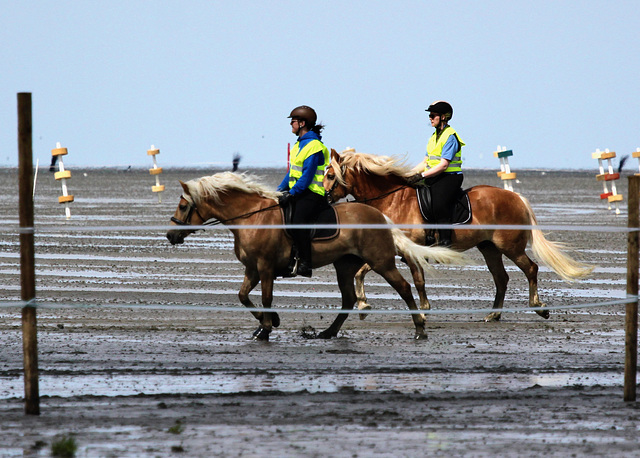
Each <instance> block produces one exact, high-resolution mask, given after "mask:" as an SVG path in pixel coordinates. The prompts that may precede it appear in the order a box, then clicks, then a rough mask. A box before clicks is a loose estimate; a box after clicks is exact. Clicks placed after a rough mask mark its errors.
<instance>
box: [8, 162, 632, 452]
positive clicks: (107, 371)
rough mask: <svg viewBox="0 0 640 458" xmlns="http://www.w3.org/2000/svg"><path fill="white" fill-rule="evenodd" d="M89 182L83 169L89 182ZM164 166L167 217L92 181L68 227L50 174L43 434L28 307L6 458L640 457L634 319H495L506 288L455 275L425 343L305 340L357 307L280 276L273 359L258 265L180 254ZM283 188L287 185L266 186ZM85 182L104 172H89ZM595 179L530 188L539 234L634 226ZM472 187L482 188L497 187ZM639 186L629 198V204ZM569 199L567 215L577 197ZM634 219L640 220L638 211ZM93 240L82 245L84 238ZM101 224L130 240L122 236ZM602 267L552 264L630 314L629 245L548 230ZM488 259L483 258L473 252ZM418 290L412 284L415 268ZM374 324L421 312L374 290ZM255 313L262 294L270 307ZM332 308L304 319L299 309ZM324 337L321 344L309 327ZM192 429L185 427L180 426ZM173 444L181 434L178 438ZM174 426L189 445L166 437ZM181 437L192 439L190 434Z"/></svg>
mask: <svg viewBox="0 0 640 458" xmlns="http://www.w3.org/2000/svg"><path fill="white" fill-rule="evenodd" d="M74 172H75V171H74ZM0 173H2V177H1V178H2V180H1V181H0V183H2V184H1V185H0V187H1V188H2V193H3V195H5V196H7V198H6V199H5V200H4V201H3V202H2V203H0V213H1V214H2V215H3V217H4V219H5V221H7V222H8V225H7V226H3V228H4V229H3V230H4V231H3V232H2V234H1V235H2V237H1V238H0V276H1V277H2V285H3V287H2V288H3V289H2V291H3V297H2V299H1V300H3V301H4V302H5V303H6V302H7V301H14V300H17V299H18V298H19V294H20V292H19V276H18V267H17V266H18V262H19V259H18V238H17V236H16V235H15V232H13V233H12V232H11V231H10V229H11V224H16V223H17V216H16V215H17V197H15V190H16V189H17V184H16V183H15V176H14V175H15V172H14V171H10V170H0ZM208 173H209V172H208V171H203V170H198V171H196V170H182V171H165V173H164V174H163V176H162V179H163V182H165V183H166V184H167V191H166V192H165V193H164V194H163V198H162V200H163V202H162V203H161V204H158V203H157V199H156V196H155V195H152V193H151V192H150V186H151V185H152V184H154V183H153V181H154V180H153V178H152V177H150V176H149V175H148V172H147V171H146V170H143V171H133V172H127V173H125V172H122V171H115V170H86V171H77V173H74V178H73V179H72V181H71V183H70V188H71V192H72V193H74V194H75V195H76V202H74V204H73V207H72V219H71V221H69V222H67V221H65V220H64V218H63V216H62V215H63V214H64V213H63V211H62V209H61V207H60V206H58V204H57V202H56V198H57V195H58V194H59V189H58V188H57V185H58V184H57V183H55V181H54V180H53V179H52V177H50V176H48V175H47V172H46V171H43V170H41V177H40V182H39V184H38V188H37V192H36V225H37V226H39V228H40V229H38V231H37V237H36V261H37V274H38V284H37V291H38V298H39V301H40V302H41V304H42V305H43V308H41V309H40V310H39V311H38V319H39V322H38V332H39V358H40V392H41V395H42V396H43V397H42V401H41V410H42V414H41V415H40V416H39V417H30V416H25V415H24V414H23V404H22V400H21V396H22V393H23V387H22V378H21V370H22V354H21V333H20V318H19V316H20V315H19V310H18V309H16V308H11V307H3V308H0V345H1V346H2V348H3V352H2V356H1V357H0V419H1V420H0V430H1V436H2V438H3V439H2V441H1V442H2V445H0V456H16V455H23V454H27V455H28V454H31V455H47V454H48V450H49V447H50V444H51V443H52V442H53V441H54V440H55V438H56V437H57V436H58V435H60V434H70V433H71V434H74V435H75V437H76V440H77V442H78V444H79V453H78V455H79V456H167V455H172V454H181V453H182V454H183V455H188V456H214V455H220V456H229V455H231V456H241V455H247V456H252V455H262V454H271V455H282V456H297V455H304V456H320V455H335V456H368V455H376V454H378V455H382V456H385V455H386V456H391V455H393V456H415V455H417V454H423V455H424V454H426V455H441V456H455V455H471V456H489V455H496V454H500V455H513V456H539V455H541V454H547V455H555V456H567V455H569V456H570V455H572V454H575V455H576V456H581V455H593V456H598V455H607V456H616V455H628V454H633V453H635V452H636V451H637V449H638V439H637V437H638V426H637V425H638V415H639V412H638V407H637V404H636V403H625V402H623V400H622V383H623V370H624V332H623V327H624V308H623V307H622V306H619V305H609V306H602V307H590V308H586V309H571V310H561V311H555V312H553V313H552V315H551V318H550V319H549V320H543V319H542V318H540V317H538V316H537V315H536V314H534V313H530V312H528V313H525V312H523V313H508V314H505V315H504V317H503V321H502V322H499V323H483V322H482V317H483V316H484V315H483V313H476V312H478V311H480V310H485V309H487V308H488V307H490V304H491V302H492V298H493V285H492V280H491V278H490V274H489V273H488V272H487V270H486V268H484V266H472V267H465V268H457V267H447V266H437V269H438V277H437V278H433V279H431V280H430V281H429V293H430V299H431V302H432V304H433V306H434V309H435V310H436V311H438V310H439V311H443V310H448V311H455V310H463V312H459V313H451V314H447V315H431V316H429V324H428V327H427V332H428V334H429V339H428V340H427V341H424V342H415V341H413V340H412V339H411V337H412V334H413V326H412V324H411V321H410V318H409V316H408V315H398V314H394V315H370V316H369V317H368V318H367V319H366V320H364V321H360V320H359V319H358V318H357V316H352V317H350V319H349V320H347V322H346V324H345V326H344V328H343V331H342V332H341V334H340V336H339V338H337V339H334V340H331V341H322V340H313V339H308V338H305V335H308V334H309V333H310V332H312V331H313V330H316V331H319V330H322V329H324V328H325V327H326V326H328V325H329V323H330V322H331V320H332V319H333V317H334V315H333V314H332V313H331V312H330V309H335V308H336V307H337V305H338V304H339V294H338V291H337V286H336V284H335V279H334V272H333V270H332V269H331V268H330V267H325V268H322V269H318V270H316V271H315V272H314V277H313V278H312V279H298V278H295V279H286V280H278V282H277V283H276V288H275V301H274V302H275V306H276V307H281V308H283V309H285V311H283V312H282V313H281V318H282V325H281V327H280V328H279V329H278V330H276V331H275V332H274V333H273V334H272V340H271V342H270V343H268V344H264V343H255V342H251V341H248V340H247V338H248V337H249V336H250V335H251V332H252V331H253V330H254V329H255V326H256V322H255V320H254V319H253V318H252V317H251V316H250V315H249V314H248V313H247V312H220V311H215V309H214V308H215V307H221V306H224V307H229V306H236V305H237V306H239V303H238V301H237V290H238V288H239V285H240V282H241V279H242V268H241V266H240V264H239V263H238V262H237V261H236V260H235V258H234V257H233V253H232V239H231V237H230V235H229V233H228V232H225V231H214V230H212V231H207V232H206V233H199V234H196V235H193V236H191V237H190V238H189V239H187V242H186V244H185V245H184V246H179V247H171V246H170V245H169V244H168V243H167V242H166V240H165V239H164V238H163V237H164V231H162V230H154V229H145V230H134V229H128V230H127V229H126V228H127V227H132V226H156V225H165V224H166V223H167V221H168V218H169V217H170V216H171V215H172V214H173V211H174V209H175V205H176V204H177V200H178V196H179V194H180V191H179V187H178V184H177V179H183V180H185V179H190V178H196V177H199V176H202V175H205V174H208ZM257 173H258V174H260V175H264V176H265V183H267V184H270V185H273V186H275V185H276V184H277V182H279V179H280V177H281V173H280V172H279V171H278V172H275V173H274V172H273V171H264V170H262V171H257ZM85 174H86V176H85ZM593 175H594V174H593V173H587V172H584V173H577V172H576V173H546V174H542V173H541V172H527V173H525V174H519V177H520V179H521V181H522V182H521V183H519V184H518V185H519V186H520V189H518V190H519V191H521V192H522V193H523V194H524V195H525V196H527V197H528V198H529V199H530V201H531V203H532V205H533V207H534V209H535V210H536V214H537V215H538V218H539V222H540V224H546V225H557V224H562V225H576V226H577V225H585V224H588V225H591V226H601V227H605V228H615V227H619V226H625V225H626V219H625V218H624V217H620V218H615V217H614V216H613V215H612V213H611V212H609V211H607V210H606V208H605V207H604V204H602V203H601V202H600V201H599V199H598V194H599V193H600V192H601V191H600V189H601V188H600V184H599V183H597V182H595V179H594V178H593ZM494 177H495V173H494V172H493V171H491V172H476V173H471V172H469V173H468V174H467V178H466V181H465V184H466V185H473V184H480V183H487V184H499V183H496V180H495V178H494ZM625 184H626V182H624V181H623V182H622V183H621V184H620V185H619V188H620V189H621V191H622V192H623V193H624V192H625V189H626V188H625ZM559 196H561V198H560V197H559ZM623 216H624V215H623ZM79 226H80V227H84V228H85V229H83V230H77V228H78V227H79ZM94 226H102V227H104V226H117V227H118V229H117V230H114V231H104V230H94V228H93V227H94ZM548 237H549V238H551V239H552V240H561V241H565V242H568V243H570V244H571V245H572V246H573V247H575V248H576V251H575V252H573V254H574V255H575V256H576V257H578V258H579V259H581V260H584V261H587V262H591V263H594V264H597V266H598V267H597V269H596V270H595V272H594V274H593V275H592V276H590V277H589V278H588V279H587V280H585V281H583V282H580V283H576V284H573V285H570V284H567V283H564V282H562V281H560V280H559V279H558V278H557V277H556V276H555V275H554V274H553V273H552V272H550V271H549V270H548V269H541V273H540V295H541V298H542V299H543V301H545V302H547V304H548V305H550V306H566V305H572V306H573V305H579V304H594V303H599V302H603V301H607V300H611V299H621V298H624V291H625V262H626V246H625V240H626V236H625V235H624V234H623V233H616V232H604V231H598V232H593V231H591V232H585V231H581V232H567V231H552V232H551V234H549V236H548ZM470 254H471V256H472V257H474V258H476V259H477V260H480V257H479V255H478V254H477V253H473V252H470ZM507 266H508V269H509V273H510V276H511V282H510V285H509V292H508V295H507V302H506V304H505V306H506V307H509V308H520V309H524V308H525V307H526V302H527V290H526V282H525V280H524V277H523V275H522V274H521V273H520V272H519V271H517V268H515V266H513V265H512V264H510V263H507ZM399 267H400V268H401V271H402V272H403V274H404V275H405V276H407V278H408V277H409V276H408V270H407V269H405V268H404V267H403V266H402V265H401V264H399ZM367 284H368V293H369V297H370V300H371V302H372V305H374V307H375V308H376V310H403V309H404V304H403V303H402V302H401V300H400V299H399V298H398V297H397V296H396V295H395V294H394V293H393V291H392V290H391V288H390V287H388V286H387V285H386V284H384V281H383V280H382V279H381V278H380V277H378V276H376V275H371V276H370V277H368V282H367ZM255 297H256V300H259V296H258V295H256V296H255ZM293 308H304V309H309V310H311V309H322V310H325V311H326V312H325V313H321V314H311V313H309V314H307V313H299V312H289V313H287V312H286V310H287V309H293ZM303 329H304V330H306V331H303ZM177 424H179V425H180V427H178V428H176V427H175V426H176V425H177ZM172 427H173V428H172ZM170 429H171V431H173V433H172V432H170ZM178 431H180V432H179V434H175V432H178Z"/></svg>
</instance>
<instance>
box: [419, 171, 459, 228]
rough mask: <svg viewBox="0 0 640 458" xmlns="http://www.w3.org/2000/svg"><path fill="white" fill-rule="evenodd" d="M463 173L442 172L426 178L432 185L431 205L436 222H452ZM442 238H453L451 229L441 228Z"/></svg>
mask: <svg viewBox="0 0 640 458" xmlns="http://www.w3.org/2000/svg"><path fill="white" fill-rule="evenodd" d="M463 180H464V175H462V174H461V173H441V174H440V175H436V176H435V177H430V178H427V179H426V180H425V183H426V184H427V185H428V186H430V187H431V205H432V209H433V216H434V218H435V219H436V221H435V223H436V224H451V223H452V222H453V211H454V210H455V204H456V197H457V196H458V189H460V187H461V186H462V181H463ZM438 232H439V234H440V240H451V229H439V230H438Z"/></svg>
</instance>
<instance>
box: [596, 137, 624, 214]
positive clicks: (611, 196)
mask: <svg viewBox="0 0 640 458" xmlns="http://www.w3.org/2000/svg"><path fill="white" fill-rule="evenodd" d="M591 157H592V158H593V159H597V160H598V168H599V169H600V173H599V174H598V175H596V180H598V181H602V190H603V193H602V194H600V199H602V200H604V199H607V208H608V209H609V210H611V202H613V204H614V205H615V207H616V215H619V214H620V205H619V204H618V202H621V201H622V194H618V190H617V188H616V180H617V179H618V178H620V174H619V173H613V162H612V159H613V158H614V157H616V153H615V151H609V149H605V150H604V151H600V149H599V148H598V149H596V151H595V152H594V153H591ZM602 161H607V171H606V172H605V170H604V163H603V162H602ZM607 182H611V191H609V188H608V187H607Z"/></svg>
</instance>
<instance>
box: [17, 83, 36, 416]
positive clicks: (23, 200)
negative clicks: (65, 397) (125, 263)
mask: <svg viewBox="0 0 640 458" xmlns="http://www.w3.org/2000/svg"><path fill="white" fill-rule="evenodd" d="M31 126H32V124H31V93H29V92H21V93H18V179H19V185H18V187H19V195H20V209H19V212H20V286H21V297H22V300H23V301H25V302H29V301H33V300H34V299H35V298H36V274H35V251H34V243H33V235H34V234H33V233H34V230H33V184H32V183H33V181H32V177H33V174H32V169H33V148H32V127H31ZM36 325H37V322H36V308H35V306H34V305H33V304H29V305H26V306H24V307H23V308H22V351H23V355H24V356H23V359H24V401H25V405H24V410H25V413H26V414H27V415H40V393H39V387H38V335H37V327H36Z"/></svg>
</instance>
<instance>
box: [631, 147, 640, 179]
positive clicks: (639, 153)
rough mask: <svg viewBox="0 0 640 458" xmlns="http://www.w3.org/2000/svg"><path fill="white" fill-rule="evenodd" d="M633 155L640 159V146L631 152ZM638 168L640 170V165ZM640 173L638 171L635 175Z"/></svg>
mask: <svg viewBox="0 0 640 458" xmlns="http://www.w3.org/2000/svg"><path fill="white" fill-rule="evenodd" d="M631 157H635V158H636V159H638V160H640V148H636V150H635V151H634V152H633V153H631ZM638 170H640V166H639V167H638ZM639 175H640V173H636V174H635V176H639Z"/></svg>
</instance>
